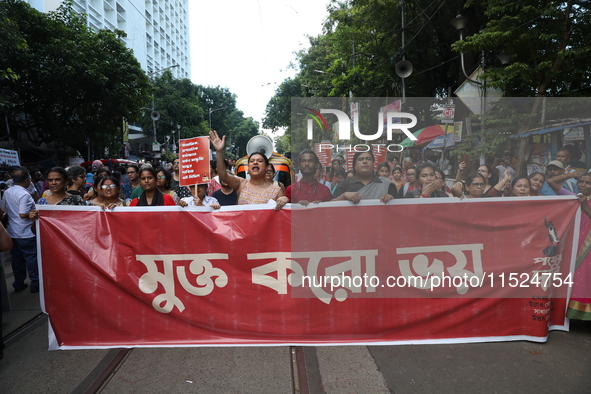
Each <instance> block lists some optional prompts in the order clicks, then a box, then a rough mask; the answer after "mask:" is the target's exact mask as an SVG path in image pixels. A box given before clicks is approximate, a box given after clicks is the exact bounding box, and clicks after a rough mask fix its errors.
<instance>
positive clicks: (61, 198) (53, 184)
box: [37, 167, 86, 205]
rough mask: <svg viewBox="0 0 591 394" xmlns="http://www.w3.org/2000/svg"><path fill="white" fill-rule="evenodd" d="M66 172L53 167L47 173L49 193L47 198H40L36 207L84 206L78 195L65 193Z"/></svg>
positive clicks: (60, 168)
mask: <svg viewBox="0 0 591 394" xmlns="http://www.w3.org/2000/svg"><path fill="white" fill-rule="evenodd" d="M68 180H69V178H68V172H67V171H66V170H65V169H63V168H62V167H53V168H52V169H51V170H49V171H48V172H47V183H48V185H49V191H50V193H49V194H48V195H47V197H41V198H40V199H39V200H38V201H37V204H38V205H86V203H85V202H84V199H83V198H82V197H80V196H79V195H72V194H70V193H68V192H66V185H67V184H68Z"/></svg>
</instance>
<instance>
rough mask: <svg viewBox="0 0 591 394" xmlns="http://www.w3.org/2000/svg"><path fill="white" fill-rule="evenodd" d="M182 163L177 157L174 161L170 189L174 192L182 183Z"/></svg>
mask: <svg viewBox="0 0 591 394" xmlns="http://www.w3.org/2000/svg"><path fill="white" fill-rule="evenodd" d="M180 162H181V161H180V159H179V158H178V157H175V158H174V160H173V161H172V178H171V179H170V188H171V189H172V190H174V189H176V187H177V186H178V185H179V182H180V181H181V175H180V171H181V165H180Z"/></svg>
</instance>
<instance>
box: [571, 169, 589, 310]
mask: <svg viewBox="0 0 591 394" xmlns="http://www.w3.org/2000/svg"><path fill="white" fill-rule="evenodd" d="M577 187H578V189H579V194H577V199H578V200H579V204H580V205H581V227H580V231H579V251H578V253H577V259H576V264H575V274H574V277H573V282H574V283H573V288H572V293H571V299H570V301H569V303H568V309H567V312H566V317H568V318H569V319H576V320H586V321H591V254H589V251H591V174H589V173H586V174H583V175H581V177H580V178H579V181H578V182H577Z"/></svg>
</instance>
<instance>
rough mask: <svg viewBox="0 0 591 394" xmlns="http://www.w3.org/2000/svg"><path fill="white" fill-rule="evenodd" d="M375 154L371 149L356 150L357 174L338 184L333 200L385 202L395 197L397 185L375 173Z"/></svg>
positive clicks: (356, 202) (354, 167) (354, 166)
mask: <svg viewBox="0 0 591 394" xmlns="http://www.w3.org/2000/svg"><path fill="white" fill-rule="evenodd" d="M374 161H375V158H374V155H373V153H372V152H371V151H368V152H356V153H355V155H354V156H353V170H354V172H355V175H354V176H353V177H352V178H347V179H345V180H344V181H343V182H342V183H341V184H340V185H338V186H337V188H336V190H335V192H334V194H333V196H332V197H333V199H332V201H344V200H348V201H351V202H352V203H353V204H358V203H359V201H361V200H377V199H379V200H380V201H381V202H383V203H384V204H385V203H387V202H388V201H390V200H391V199H393V198H394V195H395V194H396V185H394V184H393V183H392V182H391V181H390V180H389V179H388V178H384V177H379V176H377V175H375V174H374V171H373V168H374Z"/></svg>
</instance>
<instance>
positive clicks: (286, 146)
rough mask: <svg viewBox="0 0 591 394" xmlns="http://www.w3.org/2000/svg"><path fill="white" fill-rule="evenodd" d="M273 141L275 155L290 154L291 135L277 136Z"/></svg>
mask: <svg viewBox="0 0 591 394" xmlns="http://www.w3.org/2000/svg"><path fill="white" fill-rule="evenodd" d="M274 141H275V151H276V152H277V153H279V154H281V155H284V154H285V153H286V152H291V133H285V134H283V135H278V136H276V137H275V138H274Z"/></svg>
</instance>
